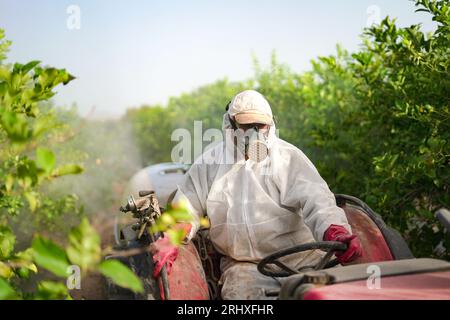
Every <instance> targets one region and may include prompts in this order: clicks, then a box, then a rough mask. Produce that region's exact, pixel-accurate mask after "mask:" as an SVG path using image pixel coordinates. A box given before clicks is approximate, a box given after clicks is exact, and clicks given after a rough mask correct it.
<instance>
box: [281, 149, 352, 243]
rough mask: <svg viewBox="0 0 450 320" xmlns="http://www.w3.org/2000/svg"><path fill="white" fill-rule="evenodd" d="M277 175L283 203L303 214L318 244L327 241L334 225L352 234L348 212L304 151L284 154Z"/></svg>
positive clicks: (296, 150) (292, 151)
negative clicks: (327, 232)
mask: <svg viewBox="0 0 450 320" xmlns="http://www.w3.org/2000/svg"><path fill="white" fill-rule="evenodd" d="M293 148H295V147H293ZM275 176H276V183H277V185H278V187H279V189H280V202H281V204H282V205H283V206H286V207H290V208H293V209H294V210H296V211H297V210H298V212H301V214H302V215H303V218H304V222H305V224H306V225H307V226H308V227H309V228H310V229H311V231H312V232H313V235H314V238H315V239H316V241H323V235H324V233H325V231H326V230H327V229H328V227H329V226H330V225H331V224H335V225H341V226H343V227H345V228H346V229H347V230H348V231H349V232H351V227H350V225H349V223H348V221H347V217H346V216H345V212H344V210H342V209H341V208H339V207H338V206H337V205H336V199H335V197H334V194H333V193H332V192H331V191H330V189H329V188H328V185H327V183H326V182H325V180H324V179H323V178H322V177H321V176H320V174H319V172H318V171H317V169H316V168H315V166H314V165H313V164H312V162H311V161H310V160H309V159H308V158H307V157H306V155H305V154H303V152H302V151H301V150H299V149H297V148H295V149H292V150H289V152H287V153H282V156H281V157H280V159H279V161H278V163H277V170H276V173H275Z"/></svg>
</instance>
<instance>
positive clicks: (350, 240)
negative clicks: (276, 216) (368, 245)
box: [258, 225, 362, 277]
mask: <svg viewBox="0 0 450 320" xmlns="http://www.w3.org/2000/svg"><path fill="white" fill-rule="evenodd" d="M324 240H325V241H321V242H311V243H305V244H301V245H297V246H294V247H291V248H287V249H284V250H280V251H277V252H274V253H272V254H271V255H269V256H267V257H265V258H264V259H262V260H261V261H260V262H259V264H258V270H259V272H261V273H262V274H264V275H266V276H269V277H288V276H290V275H293V274H297V273H299V272H300V270H301V269H300V270H294V269H291V268H290V267H289V266H287V265H285V264H284V263H282V262H280V261H279V259H280V258H282V257H285V256H288V255H291V254H294V253H298V252H303V251H308V250H317V249H319V250H323V251H326V252H327V253H326V255H325V256H323V258H322V259H321V260H320V261H319V262H318V263H317V264H316V265H314V266H306V267H307V268H312V269H314V270H321V269H324V268H329V267H333V266H335V265H337V264H339V263H348V262H350V261H353V260H355V259H356V258H358V257H360V256H361V255H362V247H361V243H360V241H359V240H358V238H357V237H356V235H352V234H350V232H348V231H347V230H346V229H345V228H344V227H342V226H337V225H331V226H330V227H329V228H328V229H327V231H325V233H324ZM333 254H334V255H335V256H336V257H337V259H334V260H332V261H330V260H331V257H332V256H333ZM269 265H275V266H277V267H278V268H279V269H281V270H280V271H273V270H272V269H271V268H270V267H269Z"/></svg>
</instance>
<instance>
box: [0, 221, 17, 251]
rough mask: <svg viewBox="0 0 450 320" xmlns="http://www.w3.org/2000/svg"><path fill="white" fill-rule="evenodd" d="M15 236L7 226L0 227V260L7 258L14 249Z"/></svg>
mask: <svg viewBox="0 0 450 320" xmlns="http://www.w3.org/2000/svg"><path fill="white" fill-rule="evenodd" d="M15 243H16V236H15V235H14V233H13V232H12V230H11V229H10V228H9V227H7V226H0V259H5V258H8V257H9V256H10V254H11V252H12V251H13V249H14V244H15Z"/></svg>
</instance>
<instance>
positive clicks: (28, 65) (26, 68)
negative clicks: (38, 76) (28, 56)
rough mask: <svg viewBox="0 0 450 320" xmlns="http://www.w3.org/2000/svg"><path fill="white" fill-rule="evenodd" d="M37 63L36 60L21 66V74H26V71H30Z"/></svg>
mask: <svg viewBox="0 0 450 320" xmlns="http://www.w3.org/2000/svg"><path fill="white" fill-rule="evenodd" d="M39 63H41V62H40V61H37V60H34V61H30V62H28V63H27V64H26V65H24V66H22V69H21V72H22V73H27V72H28V71H30V70H31V69H33V68H34V67H36V66H37V65H38V64H39Z"/></svg>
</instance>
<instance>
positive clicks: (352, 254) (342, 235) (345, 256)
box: [323, 224, 362, 263]
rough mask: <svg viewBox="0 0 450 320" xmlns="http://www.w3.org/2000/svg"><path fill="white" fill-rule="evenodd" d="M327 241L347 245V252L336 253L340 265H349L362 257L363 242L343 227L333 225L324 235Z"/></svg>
mask: <svg viewBox="0 0 450 320" xmlns="http://www.w3.org/2000/svg"><path fill="white" fill-rule="evenodd" d="M323 240H325V241H339V242H342V243H346V244H347V246H348V247H347V250H346V251H345V252H336V253H335V255H336V257H337V259H338V261H339V263H348V262H351V261H353V260H355V259H356V258H358V257H360V256H362V247H361V242H360V241H359V239H358V238H357V237H356V235H354V234H350V232H348V231H347V229H345V228H344V227H343V226H338V225H335V224H332V225H331V226H330V227H329V228H328V229H327V231H325V233H324V235H323Z"/></svg>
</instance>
